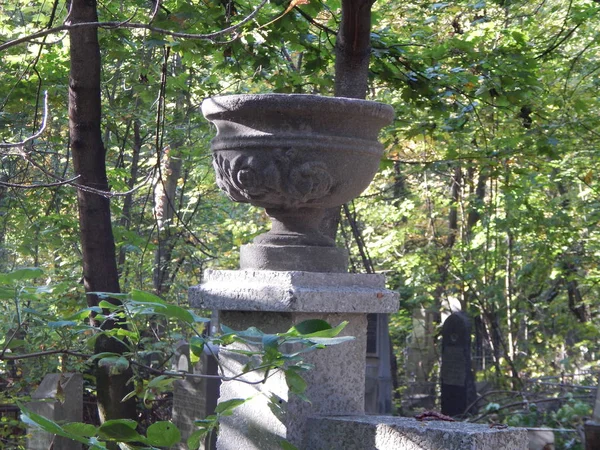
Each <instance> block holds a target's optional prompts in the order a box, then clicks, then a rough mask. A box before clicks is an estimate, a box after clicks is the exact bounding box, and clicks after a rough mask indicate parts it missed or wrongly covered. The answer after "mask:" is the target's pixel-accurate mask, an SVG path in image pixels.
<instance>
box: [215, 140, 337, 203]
mask: <svg viewBox="0 0 600 450" xmlns="http://www.w3.org/2000/svg"><path fill="white" fill-rule="evenodd" d="M213 166H214V168H215V171H216V174H217V184H218V186H219V187H220V188H221V189H222V190H223V191H225V192H226V193H227V196H228V197H229V198H230V199H231V200H233V201H236V202H244V203H252V204H255V205H259V206H263V207H277V208H298V207H300V206H302V205H303V204H310V203H314V202H316V201H318V200H319V199H320V198H323V197H326V196H328V195H329V194H330V193H331V192H332V190H333V184H334V183H333V177H332V175H331V174H330V172H329V171H328V169H327V165H326V164H325V163H324V162H321V161H306V160H304V158H302V156H300V154H299V152H298V151H296V150H295V149H293V148H290V149H283V148H281V149H276V150H273V151H270V152H268V154H266V155H257V154H250V155H248V154H238V155H237V156H235V157H233V158H228V157H227V156H224V155H222V154H221V152H219V151H217V152H215V153H214V157H213Z"/></svg>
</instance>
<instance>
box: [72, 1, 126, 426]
mask: <svg viewBox="0 0 600 450" xmlns="http://www.w3.org/2000/svg"><path fill="white" fill-rule="evenodd" d="M69 17H70V19H71V23H80V22H96V21H97V20H98V15H97V10H96V2H95V1H94V0H72V2H71V12H70V16H69ZM69 38H70V57H71V72H70V78H69V132H70V141H71V152H72V154H73V166H74V170H75V173H76V174H77V175H78V176H79V179H78V182H79V184H81V185H82V186H88V187H92V188H95V189H100V190H103V191H108V189H109V187H108V180H107V177H106V166H105V154H106V151H105V149H104V144H103V142H102V133H101V129H100V124H101V102H100V70H101V66H100V64H101V62H100V46H99V44H98V30H97V28H93V27H82V28H77V29H73V30H70V31H69ZM77 205H78V209H79V227H80V239H81V249H82V253H83V280H84V286H85V290H86V293H87V302H88V305H90V306H94V305H97V304H98V297H97V296H96V295H94V294H92V292H119V277H118V273H117V263H116V258H115V243H114V238H113V233H112V226H111V217H110V203H109V200H108V198H106V197H104V196H101V195H98V194H95V193H91V192H86V191H84V190H82V189H78V191H77ZM111 301H112V302H116V300H114V299H113V300H111ZM101 326H102V327H103V328H104V329H110V328H112V327H114V326H118V324H117V323H115V322H114V321H105V322H104V323H102V324H101ZM126 350H127V349H126V348H125V346H124V345H123V344H121V343H119V342H118V341H116V340H114V339H109V338H106V337H104V336H102V337H100V338H99V339H97V340H96V344H95V351H96V352H116V353H123V352H124V351H126ZM131 376H132V373H131V371H126V372H125V373H122V374H117V375H112V374H110V373H109V372H108V369H107V368H99V367H96V386H97V394H98V409H99V413H100V417H101V419H103V420H107V419H117V418H135V401H133V400H130V401H127V402H125V403H122V402H121V400H122V399H123V397H124V396H125V395H126V394H128V393H129V391H131V389H130V388H129V387H128V385H127V381H128V380H129V379H130V378H131Z"/></svg>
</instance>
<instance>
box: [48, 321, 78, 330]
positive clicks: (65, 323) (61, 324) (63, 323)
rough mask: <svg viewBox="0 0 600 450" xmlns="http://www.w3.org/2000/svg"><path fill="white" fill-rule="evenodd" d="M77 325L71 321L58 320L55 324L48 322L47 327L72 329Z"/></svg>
mask: <svg viewBox="0 0 600 450" xmlns="http://www.w3.org/2000/svg"><path fill="white" fill-rule="evenodd" d="M75 325H78V323H77V322H74V321H72V320H59V321H57V322H48V326H49V327H50V328H64V327H72V326H75Z"/></svg>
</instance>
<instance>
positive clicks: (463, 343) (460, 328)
mask: <svg viewBox="0 0 600 450" xmlns="http://www.w3.org/2000/svg"><path fill="white" fill-rule="evenodd" d="M441 384H442V413H443V414H447V415H449V416H456V415H459V414H464V413H466V412H467V408H468V407H469V405H471V404H472V403H473V402H474V401H475V400H476V398H477V393H476V391H475V377H474V375H473V369H472V367H471V322H470V321H469V318H468V316H467V315H466V314H465V313H463V312H455V313H452V314H450V316H448V318H447V319H446V321H445V322H444V325H443V327H442V367H441ZM471 412H473V411H471Z"/></svg>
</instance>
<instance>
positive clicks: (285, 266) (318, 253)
mask: <svg viewBox="0 0 600 450" xmlns="http://www.w3.org/2000/svg"><path fill="white" fill-rule="evenodd" d="M240 269H257V270H293V271H304V272H339V273H344V272H347V271H348V252H347V251H346V250H344V249H341V248H337V247H318V246H308V245H285V246H282V245H252V244H248V245H242V247H241V248H240Z"/></svg>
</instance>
